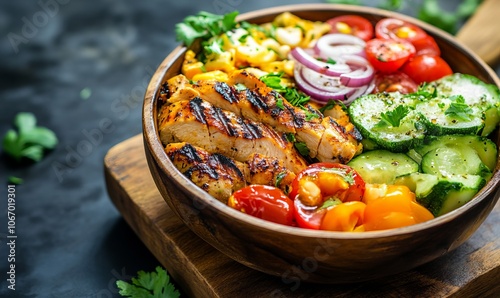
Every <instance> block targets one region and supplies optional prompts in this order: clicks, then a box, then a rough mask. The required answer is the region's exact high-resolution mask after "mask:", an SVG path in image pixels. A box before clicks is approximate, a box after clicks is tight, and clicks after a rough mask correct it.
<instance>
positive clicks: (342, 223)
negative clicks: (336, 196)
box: [320, 201, 366, 232]
mask: <svg viewBox="0 0 500 298" xmlns="http://www.w3.org/2000/svg"><path fill="white" fill-rule="evenodd" d="M365 207H366V204H365V203H363V202H359V201H353V202H345V203H340V204H338V205H335V206H333V207H330V208H329V209H328V210H327V211H326V214H325V216H324V217H323V221H322V222H321V226H320V229H322V230H329V231H344V232H353V231H363V230H362V229H361V230H359V229H358V230H357V229H356V228H357V227H359V226H360V225H361V224H362V223H363V217H364V213H365Z"/></svg>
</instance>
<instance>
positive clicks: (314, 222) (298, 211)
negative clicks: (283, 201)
mask: <svg viewBox="0 0 500 298" xmlns="http://www.w3.org/2000/svg"><path fill="white" fill-rule="evenodd" d="M293 202H294V218H295V222H296V223H297V225H298V226H299V227H301V228H304V229H312V230H319V227H320V225H321V222H322V221H323V217H324V216H325V211H326V209H320V208H318V207H317V206H306V205H304V204H303V203H302V201H301V200H300V199H299V198H298V197H297V198H295V200H293Z"/></svg>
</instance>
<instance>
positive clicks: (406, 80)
mask: <svg viewBox="0 0 500 298" xmlns="http://www.w3.org/2000/svg"><path fill="white" fill-rule="evenodd" d="M417 89H418V85H417V84H416V83H415V82H414V81H413V80H412V79H411V78H410V77H409V76H408V75H407V74H405V73H402V72H400V71H397V72H393V73H380V72H378V73H376V74H375V88H374V89H373V93H380V92H399V93H402V94H408V93H413V92H416V91H417Z"/></svg>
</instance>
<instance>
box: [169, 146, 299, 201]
mask: <svg viewBox="0 0 500 298" xmlns="http://www.w3.org/2000/svg"><path fill="white" fill-rule="evenodd" d="M165 152H166V153H167V155H168V157H169V158H170V159H171V160H172V162H173V163H174V165H175V166H176V167H177V168H178V169H179V170H180V171H181V172H182V173H183V174H184V175H186V176H187V177H188V178H189V179H190V180H191V181H193V182H194V183H195V184H196V185H198V186H199V187H201V188H202V189H203V190H205V191H206V192H208V193H209V194H210V195H212V196H213V197H215V198H217V199H218V200H220V201H222V202H224V203H227V199H228V198H229V196H230V195H231V194H232V193H233V192H235V191H236V190H238V189H240V188H243V187H244V186H246V185H247V184H263V185H273V186H278V187H279V188H281V189H282V190H284V191H288V188H289V187H290V185H291V183H292V181H293V179H294V178H295V174H294V173H292V172H291V171H289V170H288V169H286V168H285V167H284V166H283V164H282V163H281V162H280V161H279V160H278V159H276V158H270V157H265V156H262V155H260V154H254V155H253V156H251V157H250V159H249V160H248V161H246V162H245V163H242V162H238V161H235V160H233V159H230V158H227V157H225V156H224V155H221V154H218V153H214V154H211V153H209V152H207V151H206V150H204V149H202V148H200V147H196V146H193V145H191V144H189V143H185V142H182V143H170V144H168V145H167V146H166V147H165Z"/></svg>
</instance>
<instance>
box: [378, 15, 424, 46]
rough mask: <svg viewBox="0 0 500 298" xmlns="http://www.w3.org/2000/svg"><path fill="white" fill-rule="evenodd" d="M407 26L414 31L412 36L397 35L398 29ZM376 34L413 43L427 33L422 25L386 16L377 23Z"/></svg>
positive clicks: (382, 37) (379, 36) (380, 36)
mask: <svg viewBox="0 0 500 298" xmlns="http://www.w3.org/2000/svg"><path fill="white" fill-rule="evenodd" d="M403 27H407V28H410V30H411V31H412V32H413V35H412V36H408V37H404V38H403V37H400V36H398V35H397V33H396V32H397V30H398V29H399V28H403ZM375 36H376V37H377V38H381V39H393V40H402V39H403V40H407V41H409V42H411V43H413V42H414V41H416V40H419V39H421V38H424V37H426V36H427V33H426V32H425V31H424V30H422V29H421V28H420V27H418V26H416V25H413V24H411V23H408V22H405V21H403V20H399V19H395V18H385V19H382V20H380V21H378V22H377V24H376V25H375Z"/></svg>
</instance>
